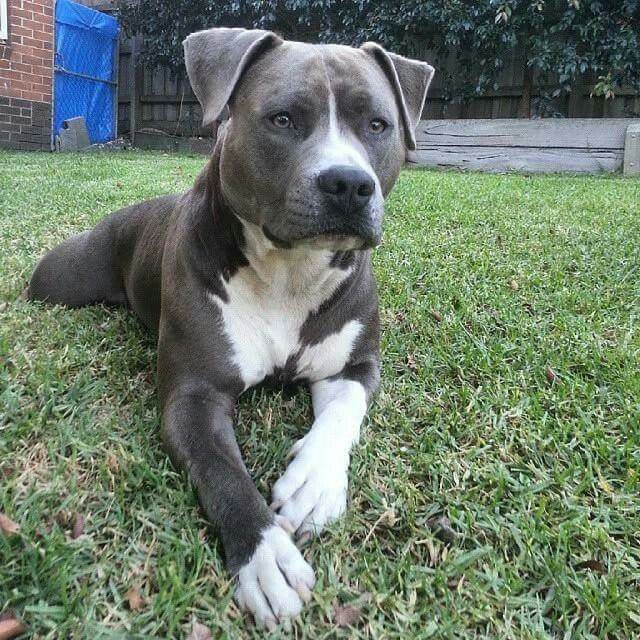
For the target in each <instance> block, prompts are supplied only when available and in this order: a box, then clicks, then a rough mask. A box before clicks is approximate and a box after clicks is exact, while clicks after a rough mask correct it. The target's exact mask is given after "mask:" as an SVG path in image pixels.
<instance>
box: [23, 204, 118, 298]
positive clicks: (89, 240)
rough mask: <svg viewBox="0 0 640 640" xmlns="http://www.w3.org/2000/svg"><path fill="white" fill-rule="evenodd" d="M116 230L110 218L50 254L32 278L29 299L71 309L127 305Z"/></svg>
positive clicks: (39, 264) (60, 245) (40, 263)
mask: <svg viewBox="0 0 640 640" xmlns="http://www.w3.org/2000/svg"><path fill="white" fill-rule="evenodd" d="M113 231H114V230H113V221H112V219H111V216H110V217H108V218H106V219H104V220H103V221H102V222H100V223H99V224H98V225H97V226H96V227H95V228H93V229H91V230H89V231H84V232H83V233H79V234H78V235H75V236H73V237H71V238H69V239H68V240H65V241H64V242H63V243H62V244H59V245H58V246H57V247H55V248H53V249H52V250H51V251H49V253H47V254H46V255H45V256H44V258H42V259H41V260H40V262H39V263H38V266H37V267H36V269H35V271H34V273H33V276H32V277H31V282H30V283H29V288H28V293H27V295H28V297H29V299H30V300H42V301H45V302H49V303H51V304H63V305H66V306H69V307H80V306H83V305H87V304H91V303H97V302H106V303H108V304H118V305H126V304H127V296H126V294H125V291H124V287H123V283H122V278H121V276H120V270H119V269H118V268H117V265H116V262H115V260H114V257H115V256H114V236H113Z"/></svg>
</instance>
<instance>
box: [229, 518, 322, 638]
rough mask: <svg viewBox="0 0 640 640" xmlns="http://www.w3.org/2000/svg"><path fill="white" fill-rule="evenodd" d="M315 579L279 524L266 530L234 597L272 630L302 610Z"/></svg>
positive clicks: (244, 568)
mask: <svg viewBox="0 0 640 640" xmlns="http://www.w3.org/2000/svg"><path fill="white" fill-rule="evenodd" d="M276 518H278V517H277V516H276ZM315 581H316V578H315V575H314V573H313V569H312V568H311V567H310V566H309V565H308V564H307V562H306V561H305V559H304V558H303V557H302V555H301V554H300V551H299V550H298V549H297V547H296V546H295V545H294V544H293V542H292V541H291V539H290V538H289V535H288V534H287V533H286V532H285V531H284V529H283V528H282V527H281V526H279V525H277V524H275V525H272V526H271V527H269V528H268V529H265V531H264V533H263V534H262V540H261V542H260V544H259V545H258V547H257V548H256V550H255V552H254V554H253V555H252V556H251V559H250V560H249V562H247V564H245V565H244V566H243V567H242V568H241V569H240V571H239V572H238V579H237V586H236V593H235V596H234V597H235V599H236V602H237V603H238V606H239V607H240V608H241V609H244V610H246V611H249V612H251V614H253V617H254V618H255V621H256V624H258V625H259V626H261V627H267V629H269V630H270V631H272V630H273V629H275V627H276V624H277V623H278V622H281V623H284V624H285V625H287V624H289V621H290V620H291V618H294V617H295V616H297V615H298V614H299V613H300V611H301V609H302V602H303V601H304V602H308V601H309V600H310V598H311V589H313V585H314V584H315Z"/></svg>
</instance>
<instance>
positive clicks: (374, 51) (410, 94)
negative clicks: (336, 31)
mask: <svg viewBox="0 0 640 640" xmlns="http://www.w3.org/2000/svg"><path fill="white" fill-rule="evenodd" d="M360 48H361V49H362V50H363V51H365V52H366V53H368V54H369V55H370V56H372V57H373V58H374V59H375V61H376V62H377V63H378V64H379V65H380V66H381V67H382V70H383V71H384V73H385V75H386V76H387V78H388V79H389V82H390V83H391V86H392V87H393V90H394V92H395V94H396V99H397V101H398V108H399V110H400V116H401V117H402V121H403V124H404V132H405V140H406V143H407V147H408V148H409V149H415V148H416V135H415V131H416V127H417V126H418V122H419V120H420V116H421V114H422V109H423V108H424V101H425V98H426V97H427V90H428V89H429V85H430V84H431V80H432V79H433V74H434V73H435V69H434V68H433V67H432V66H431V65H430V64H427V63H426V62H421V61H420V60H411V59H409V58H404V57H403V56H399V55H397V54H395V53H389V52H388V51H386V50H385V49H383V48H382V47H381V46H380V45H379V44H376V43H375V42H365V43H364V44H363V45H362V47H360Z"/></svg>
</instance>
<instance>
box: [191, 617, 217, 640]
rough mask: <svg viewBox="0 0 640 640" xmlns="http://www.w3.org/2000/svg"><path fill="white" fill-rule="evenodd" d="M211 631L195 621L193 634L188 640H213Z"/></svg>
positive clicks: (192, 629)
mask: <svg viewBox="0 0 640 640" xmlns="http://www.w3.org/2000/svg"><path fill="white" fill-rule="evenodd" d="M211 637H212V636H211V630H210V629H209V627H206V626H205V625H203V624H202V623H201V622H198V621H197V620H194V622H193V627H192V628H191V633H190V634H189V635H188V636H187V640H211Z"/></svg>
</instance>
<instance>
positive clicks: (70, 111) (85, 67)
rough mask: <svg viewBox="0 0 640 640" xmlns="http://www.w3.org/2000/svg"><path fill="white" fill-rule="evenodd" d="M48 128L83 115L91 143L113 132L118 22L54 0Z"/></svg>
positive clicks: (67, 0)
mask: <svg viewBox="0 0 640 640" xmlns="http://www.w3.org/2000/svg"><path fill="white" fill-rule="evenodd" d="M55 26H56V47H55V49H56V50H55V60H54V64H55V69H54V98H53V106H54V108H53V111H54V114H53V132H54V134H57V133H58V132H59V131H60V127H61V125H62V122H63V120H66V119H67V118H73V117H75V116H83V117H84V119H85V120H86V123H87V129H88V131H89V139H90V140H91V142H92V143H96V142H106V141H108V140H113V139H114V138H115V135H116V123H115V117H116V109H115V107H116V100H117V87H116V78H117V65H118V61H117V59H116V55H117V50H118V34H119V31H120V27H119V25H118V21H117V20H116V19H115V18H112V17H111V16H108V15H106V14H104V13H100V12H99V11H94V10H93V9H89V8H88V7H84V6H83V5H80V4H77V3H75V2H71V0H57V2H56V25H55Z"/></svg>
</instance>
